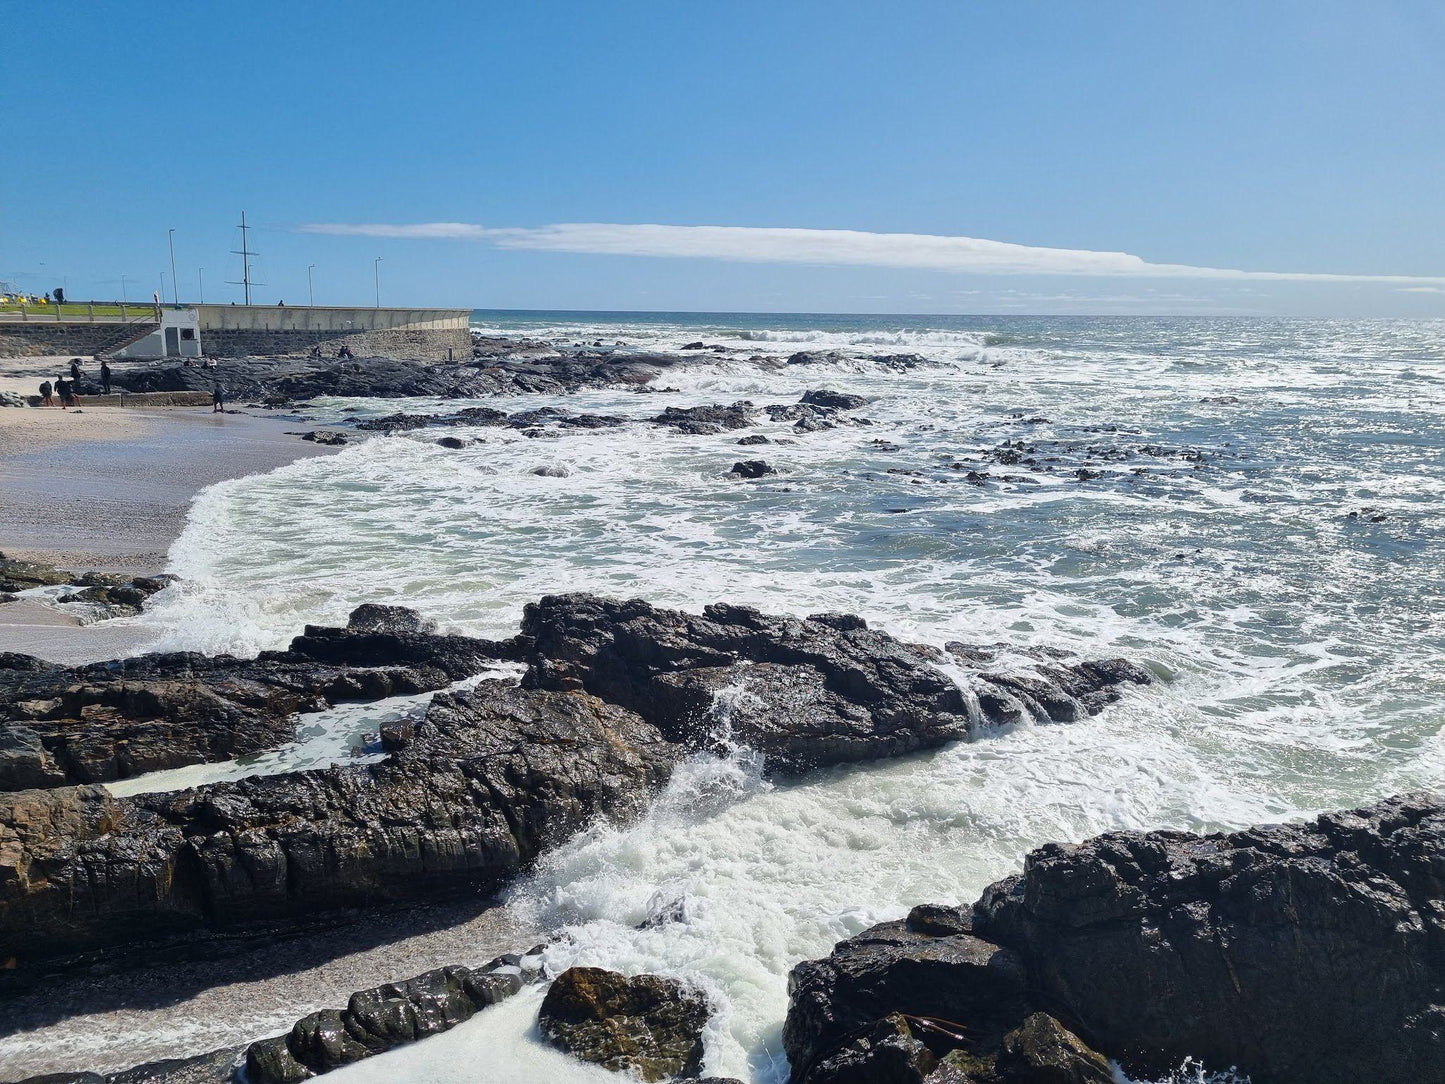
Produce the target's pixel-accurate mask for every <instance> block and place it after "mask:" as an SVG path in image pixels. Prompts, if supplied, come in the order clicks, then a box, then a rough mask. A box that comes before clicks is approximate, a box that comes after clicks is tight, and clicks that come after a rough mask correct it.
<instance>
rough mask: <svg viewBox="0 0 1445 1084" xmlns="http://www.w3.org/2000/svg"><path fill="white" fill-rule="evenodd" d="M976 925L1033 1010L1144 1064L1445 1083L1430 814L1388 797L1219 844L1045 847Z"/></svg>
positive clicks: (1214, 840) (1325, 1079) (1443, 816)
mask: <svg viewBox="0 0 1445 1084" xmlns="http://www.w3.org/2000/svg"><path fill="white" fill-rule="evenodd" d="M974 925H975V929H976V931H977V932H978V933H979V934H980V935H981V936H983V937H987V938H989V939H991V940H993V941H996V942H998V943H1000V944H1003V945H1008V946H1011V947H1012V948H1013V949H1014V950H1015V951H1017V952H1018V953H1020V955H1022V956H1023V957H1024V959H1025V960H1026V961H1027V965H1028V968H1029V975H1030V983H1031V986H1032V987H1033V989H1034V990H1035V991H1036V996H1037V997H1038V998H1039V999H1040V1000H1041V1001H1042V1002H1043V1003H1045V1004H1047V1005H1049V1006H1052V1007H1053V1008H1054V1009H1056V1011H1057V1012H1058V1014H1060V1015H1061V1017H1062V1018H1064V1019H1067V1020H1072V1021H1074V1022H1076V1023H1077V1025H1078V1028H1077V1030H1078V1031H1079V1033H1080V1034H1082V1035H1084V1036H1085V1037H1086V1038H1088V1039H1089V1040H1090V1041H1091V1042H1092V1043H1093V1044H1094V1045H1095V1046H1096V1047H1098V1048H1099V1049H1101V1050H1104V1051H1106V1052H1108V1053H1111V1054H1114V1055H1115V1056H1117V1057H1120V1058H1121V1059H1123V1060H1125V1061H1126V1062H1128V1063H1130V1064H1137V1065H1139V1066H1141V1067H1146V1068H1148V1067H1156V1066H1157V1067H1172V1066H1174V1065H1177V1064H1178V1062H1179V1060H1180V1059H1181V1058H1183V1057H1184V1056H1186V1055H1192V1056H1193V1057H1195V1058H1196V1059H1197V1060H1202V1061H1203V1062H1204V1063H1205V1064H1206V1065H1212V1066H1218V1067H1225V1066H1229V1065H1238V1066H1239V1067H1240V1068H1241V1069H1243V1070H1245V1071H1246V1072H1249V1073H1250V1074H1252V1075H1253V1076H1254V1077H1255V1079H1257V1080H1268V1081H1283V1082H1294V1081H1298V1082H1305V1081H1308V1082H1310V1084H1347V1082H1355V1081H1360V1080H1369V1081H1372V1082H1373V1084H1393V1082H1405V1081H1419V1080H1428V1079H1435V1078H1445V955H1442V947H1445V805H1442V802H1441V800H1440V798H1439V797H1436V796H1429V795H1414V796H1407V797H1399V798H1392V799H1389V800H1387V801H1384V802H1381V803H1380V804H1378V805H1376V806H1372V807H1370V808H1367V809H1362V810H1357V811H1353V812H1341V813H1331V814H1327V815H1325V816H1323V817H1320V818H1319V819H1318V820H1317V821H1315V822H1313V823H1311V824H1299V825H1273V826H1266V827H1260V828H1251V829H1247V830H1246V831H1243V832H1236V833H1233V834H1230V835H1214V836H1195V835H1190V834H1187V833H1183V832H1149V833H1133V832H1119V833H1111V834H1109V835H1105V836H1100V837H1098V838H1097V839H1093V840H1090V841H1089V842H1087V843H1084V844H1080V845H1078V846H1058V845H1053V846H1048V847H1044V848H1041V849H1040V850H1038V851H1035V852H1034V853H1033V854H1031V855H1030V856H1029V858H1028V859H1027V861H1026V863H1025V866H1024V872H1023V873H1022V874H1021V875H1020V876H1018V877H1011V878H1009V879H1007V880H1004V881H1000V882H999V883H997V884H995V885H993V886H991V887H990V888H989V889H987V890H986V891H985V892H984V895H983V897H982V899H980V900H979V902H978V904H977V905H976V918H975V923H974Z"/></svg>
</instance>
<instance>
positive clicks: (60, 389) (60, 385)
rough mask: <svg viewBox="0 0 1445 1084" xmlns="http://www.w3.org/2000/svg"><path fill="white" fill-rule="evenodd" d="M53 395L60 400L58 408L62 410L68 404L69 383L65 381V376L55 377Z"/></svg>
mask: <svg viewBox="0 0 1445 1084" xmlns="http://www.w3.org/2000/svg"><path fill="white" fill-rule="evenodd" d="M55 395H56V398H58V399H59V400H60V409H61V410H64V409H66V408H67V407H68V406H69V405H70V385H69V384H67V383H66V381H65V377H63V376H57V377H56V378H55Z"/></svg>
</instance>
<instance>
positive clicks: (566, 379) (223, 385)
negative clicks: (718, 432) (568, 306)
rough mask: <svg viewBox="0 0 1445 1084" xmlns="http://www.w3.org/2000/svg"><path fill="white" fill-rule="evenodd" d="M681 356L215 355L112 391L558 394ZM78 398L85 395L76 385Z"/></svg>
mask: <svg viewBox="0 0 1445 1084" xmlns="http://www.w3.org/2000/svg"><path fill="white" fill-rule="evenodd" d="M679 360H680V359H679V358H678V357H676V356H672V355H666V354H649V353H640V352H629V351H623V350H596V349H591V348H569V347H560V346H559V347H552V346H548V345H546V344H542V343H536V342H529V341H526V340H515V341H513V340H493V341H492V342H491V344H490V347H489V348H487V349H482V350H480V351H479V352H478V353H477V356H475V357H473V358H472V359H470V360H466V361H459V362H457V363H455V364H453V363H446V364H428V363H425V362H417V361H400V360H395V359H390V358H378V357H366V358H354V359H347V360H341V359H337V358H307V357H264V358H263V357H247V358H221V359H219V360H218V361H217V363H216V364H215V365H214V366H199V365H187V364H185V363H184V362H182V363H179V364H178V363H175V362H164V363H160V364H156V365H148V366H139V367H135V368H130V369H126V370H124V371H118V372H116V374H115V377H114V383H115V385H116V387H118V388H121V389H124V390H126V391H131V392H153V391H202V392H211V391H213V390H214V389H216V388H220V389H221V390H222V391H223V392H224V393H225V395H226V397H227V398H228V399H232V400H236V401H241V400H261V401H266V402H267V403H268V404H273V405H282V404H285V403H288V402H294V401H300V400H306V399H314V398H316V397H318V396H323V395H325V396H365V397H368V398H380V399H391V398H405V397H411V396H423V397H426V398H437V399H476V398H483V397H486V396H491V395H511V394H517V393H526V392H540V393H545V394H558V393H561V392H567V391H575V390H577V389H579V388H598V387H606V386H609V385H624V386H634V387H635V386H642V385H646V384H648V383H650V382H651V381H652V380H654V379H655V378H656V377H657V375H658V374H659V373H660V372H662V371H663V370H665V369H667V368H668V367H670V366H672V365H674V364H676V363H677V362H678V361H679ZM81 391H82V393H83V394H93V393H95V392H98V391H99V388H98V387H96V388H95V392H92V391H90V390H87V387H86V386H85V385H84V383H82V386H81Z"/></svg>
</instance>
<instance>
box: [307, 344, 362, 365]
mask: <svg viewBox="0 0 1445 1084" xmlns="http://www.w3.org/2000/svg"><path fill="white" fill-rule="evenodd" d="M310 356H311V360H312V361H320V360H321V344H320V343H317V344H316V345H315V346H313V347H312V348H311V355H310ZM336 356H337V358H338V359H340V360H341V361H351V360H353V359H354V358H355V357H356V355H355V354H353V353H352V352H351V347H349V346H346V345H344V344H343V345H342V347H341V349H339V350H337V351H336Z"/></svg>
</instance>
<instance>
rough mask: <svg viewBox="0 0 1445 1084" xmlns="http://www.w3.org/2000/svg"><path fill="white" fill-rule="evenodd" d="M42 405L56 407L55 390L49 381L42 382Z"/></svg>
mask: <svg viewBox="0 0 1445 1084" xmlns="http://www.w3.org/2000/svg"><path fill="white" fill-rule="evenodd" d="M40 405H41V406H54V405H55V395H54V389H53V388H52V387H51V386H50V381H48V380H42V381H41V382H40Z"/></svg>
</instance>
